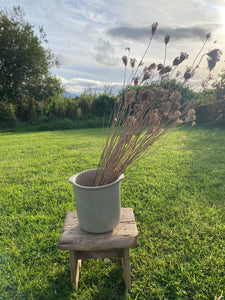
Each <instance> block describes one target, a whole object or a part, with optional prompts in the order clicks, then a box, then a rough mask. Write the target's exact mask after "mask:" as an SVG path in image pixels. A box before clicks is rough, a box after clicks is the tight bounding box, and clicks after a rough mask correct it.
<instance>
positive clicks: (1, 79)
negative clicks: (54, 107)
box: [0, 7, 63, 120]
mask: <svg viewBox="0 0 225 300" xmlns="http://www.w3.org/2000/svg"><path fill="white" fill-rule="evenodd" d="M0 33H1V34H0V45H1V47H0V57H1V60H0V99H1V101H7V102H8V103H12V104H13V105H15V106H17V108H16V110H15V112H16V116H17V117H18V118H19V119H21V118H22V120H29V119H33V117H34V116H32V114H33V112H31V111H32V110H35V106H36V105H38V103H39V102H41V101H43V99H45V98H46V97H55V96H56V95H58V94H61V93H62V92H63V88H62V86H61V83H60V82H59V80H58V79H56V78H55V77H53V76H50V75H49V70H50V68H51V67H52V66H55V65H57V64H58V63H57V61H56V60H55V58H54V55H53V54H52V52H51V51H50V50H49V49H48V48H45V47H44V46H43V45H42V44H43V43H46V42H47V40H46V34H45V32H44V30H43V28H39V34H38V35H36V34H35V32H34V30H33V26H31V25H30V24H29V23H27V22H26V21H25V18H24V13H23V10H22V9H21V8H20V7H17V8H14V9H13V10H12V11H2V10H1V11H0ZM29 106H32V108H31V107H29ZM23 109H25V110H26V112H25V115H24V116H23V115H22V110H23ZM29 110H30V112H29ZM17 111H18V114H17ZM34 113H36V111H35V112H34ZM29 114H30V115H29ZM28 115H29V116H28Z"/></svg>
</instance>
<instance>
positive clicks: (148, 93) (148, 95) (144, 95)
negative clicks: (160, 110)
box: [138, 89, 154, 103]
mask: <svg viewBox="0 0 225 300" xmlns="http://www.w3.org/2000/svg"><path fill="white" fill-rule="evenodd" d="M153 97H154V92H153V91H152V90H151V89H141V90H140V92H139V94H138V102H140V103H141V102H146V101H149V102H151V101H152V100H153Z"/></svg>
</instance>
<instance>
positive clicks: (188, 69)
mask: <svg viewBox="0 0 225 300" xmlns="http://www.w3.org/2000/svg"><path fill="white" fill-rule="evenodd" d="M193 75H194V74H193V72H191V69H190V68H187V70H186V72H185V73H184V80H185V81H188V80H189V79H190V78H191V77H192V76H193Z"/></svg>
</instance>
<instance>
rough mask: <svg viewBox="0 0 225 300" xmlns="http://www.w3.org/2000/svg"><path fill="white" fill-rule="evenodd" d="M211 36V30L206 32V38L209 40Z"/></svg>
mask: <svg viewBox="0 0 225 300" xmlns="http://www.w3.org/2000/svg"><path fill="white" fill-rule="evenodd" d="M210 37H211V33H210V32H209V33H207V34H206V39H207V40H208V39H209V38H210Z"/></svg>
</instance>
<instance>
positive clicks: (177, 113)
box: [173, 110, 181, 120]
mask: <svg viewBox="0 0 225 300" xmlns="http://www.w3.org/2000/svg"><path fill="white" fill-rule="evenodd" d="M180 116H181V112H180V111H179V110H176V111H175V113H174V115H173V119H174V120H176V119H179V118H180Z"/></svg>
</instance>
